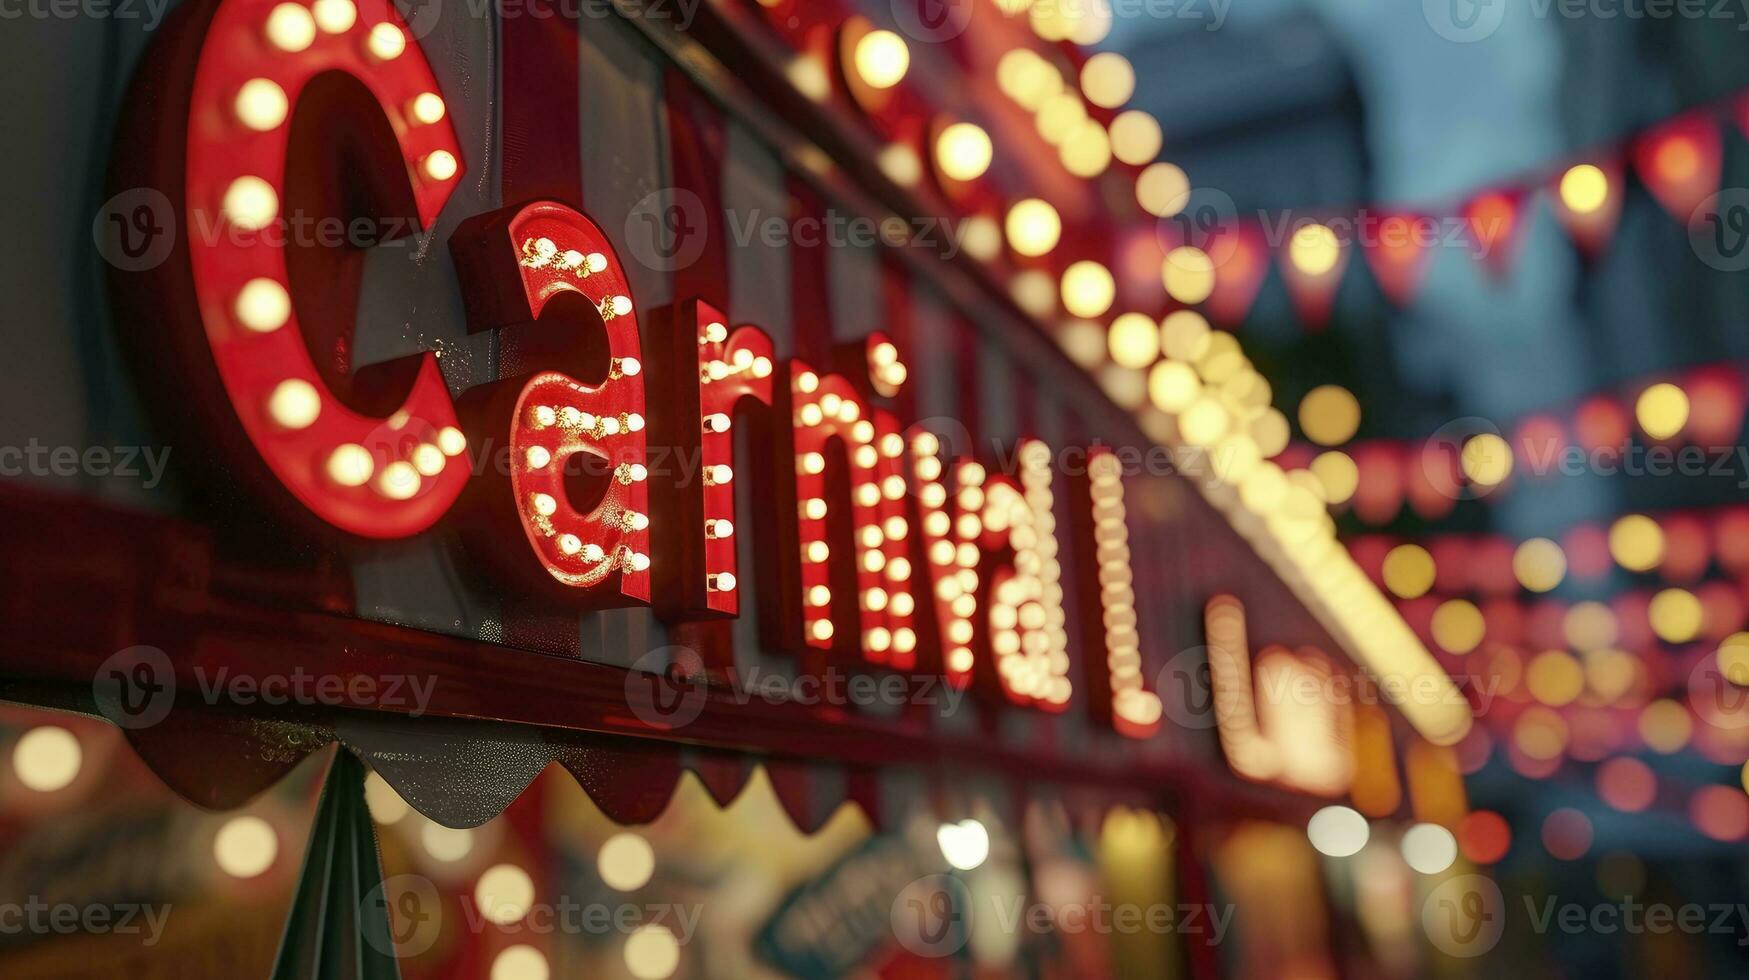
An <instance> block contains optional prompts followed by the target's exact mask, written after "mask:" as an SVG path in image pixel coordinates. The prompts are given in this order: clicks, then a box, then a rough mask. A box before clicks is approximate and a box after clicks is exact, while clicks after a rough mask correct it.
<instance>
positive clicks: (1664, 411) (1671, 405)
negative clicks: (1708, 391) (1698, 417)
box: [1634, 382, 1688, 439]
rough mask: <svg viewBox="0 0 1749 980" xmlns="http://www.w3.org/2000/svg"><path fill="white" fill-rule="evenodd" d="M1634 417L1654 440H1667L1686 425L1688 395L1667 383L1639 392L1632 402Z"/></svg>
mask: <svg viewBox="0 0 1749 980" xmlns="http://www.w3.org/2000/svg"><path fill="white" fill-rule="evenodd" d="M1634 417H1635V418H1636V419H1638V420H1639V423H1640V428H1641V429H1642V430H1644V431H1645V433H1646V435H1649V436H1651V437H1652V438H1654V439H1669V438H1670V437H1672V436H1674V435H1676V434H1677V433H1678V432H1681V431H1682V427H1683V426H1684V425H1687V424H1688V393H1687V392H1684V391H1683V390H1682V389H1681V388H1678V387H1676V386H1675V385H1673V384H1670V383H1668V382H1660V383H1658V384H1655V385H1652V386H1651V387H1650V388H1647V389H1646V390H1645V391H1642V392H1640V397H1639V399H1638V400H1637V401H1636V402H1634Z"/></svg>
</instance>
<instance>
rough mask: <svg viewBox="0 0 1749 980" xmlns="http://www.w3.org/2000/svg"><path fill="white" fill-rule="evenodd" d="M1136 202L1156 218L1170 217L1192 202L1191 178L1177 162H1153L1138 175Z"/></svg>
mask: <svg viewBox="0 0 1749 980" xmlns="http://www.w3.org/2000/svg"><path fill="white" fill-rule="evenodd" d="M1136 203H1137V204H1140V205H1141V206H1142V210H1143V211H1146V212H1148V213H1149V214H1151V215H1153V216H1155V217H1156V218H1170V217H1172V216H1173V215H1175V214H1177V213H1178V212H1180V211H1183V210H1184V206H1185V205H1186V204H1188V203H1190V178H1189V177H1186V176H1185V175H1184V171H1183V170H1181V169H1179V168H1178V167H1177V166H1176V165H1175V164H1170V163H1151V164H1149V165H1148V166H1147V167H1145V168H1143V170H1142V172H1141V174H1140V175H1138V176H1137V177H1136Z"/></svg>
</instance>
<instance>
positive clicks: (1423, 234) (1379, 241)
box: [1361, 214, 1439, 306]
mask: <svg viewBox="0 0 1749 980" xmlns="http://www.w3.org/2000/svg"><path fill="white" fill-rule="evenodd" d="M1368 230H1369V234H1367V235H1365V236H1363V237H1362V239H1361V251H1362V254H1363V255H1365V256H1366V264H1367V267H1368V268H1370V269H1372V274H1373V278H1374V279H1375V280H1377V282H1378V284H1379V290H1380V291H1381V292H1383V293H1384V294H1385V298H1386V299H1389V300H1390V301H1391V302H1392V303H1395V304H1396V305H1398V306H1408V305H1409V304H1410V303H1411V302H1412V301H1413V300H1414V299H1415V293H1416V292H1417V291H1419V290H1420V288H1421V280H1422V278H1423V277H1424V276H1426V275H1427V266H1428V261H1429V260H1430V259H1432V258H1433V252H1432V249H1431V248H1430V246H1431V245H1433V243H1434V242H1436V241H1438V239H1439V228H1438V227H1437V226H1436V225H1435V224H1433V221H1432V219H1430V218H1428V217H1427V216H1425V215H1418V214H1391V215H1386V216H1385V217H1384V218H1382V219H1380V220H1379V222H1378V223H1377V224H1375V225H1373V226H1372V227H1371V228H1370V229H1368Z"/></svg>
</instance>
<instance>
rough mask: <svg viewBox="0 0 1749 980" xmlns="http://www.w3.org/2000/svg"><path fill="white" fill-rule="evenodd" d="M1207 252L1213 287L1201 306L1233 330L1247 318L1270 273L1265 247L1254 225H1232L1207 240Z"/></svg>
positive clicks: (1216, 320) (1261, 232)
mask: <svg viewBox="0 0 1749 980" xmlns="http://www.w3.org/2000/svg"><path fill="white" fill-rule="evenodd" d="M1208 248H1209V260H1210V261H1211V262H1213V263H1214V267H1215V284H1214V288H1213V289H1212V290H1210V292H1209V296H1208V299H1207V300H1205V301H1204V303H1203V306H1204V308H1205V309H1207V310H1208V314H1209V317H1210V319H1212V320H1214V321H1215V322H1216V323H1220V324H1224V325H1226V326H1229V327H1236V326H1238V325H1239V324H1241V323H1243V322H1244V321H1245V317H1246V316H1247V315H1249V314H1250V312H1251V304H1252V303H1255V302H1256V301H1257V291H1258V290H1259V289H1261V288H1262V287H1263V277H1264V276H1265V275H1266V274H1267V273H1268V272H1269V248H1268V243H1267V242H1266V240H1265V239H1264V237H1263V230H1262V229H1261V228H1259V227H1257V226H1256V225H1254V224H1248V223H1231V224H1227V225H1224V226H1222V227H1221V228H1220V229H1219V230H1217V231H1216V232H1214V233H1213V234H1211V235H1210V236H1209V242H1208Z"/></svg>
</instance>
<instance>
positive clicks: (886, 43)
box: [854, 31, 911, 88]
mask: <svg viewBox="0 0 1749 980" xmlns="http://www.w3.org/2000/svg"><path fill="white" fill-rule="evenodd" d="M854 60H855V62H856V74H857V76H858V77H860V78H861V79H862V81H863V83H864V84H866V85H868V86H869V87H870V88H892V87H893V86H895V85H897V84H899V82H900V81H901V80H903V79H904V77H905V73H906V72H907V71H909V70H910V69H911V49H910V48H909V47H907V46H906V45H905V39H904V38H902V37H900V36H899V35H897V34H895V33H893V32H892V31H869V32H868V33H867V34H864V35H863V36H862V40H860V41H857V42H856V55H855V59H854Z"/></svg>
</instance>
